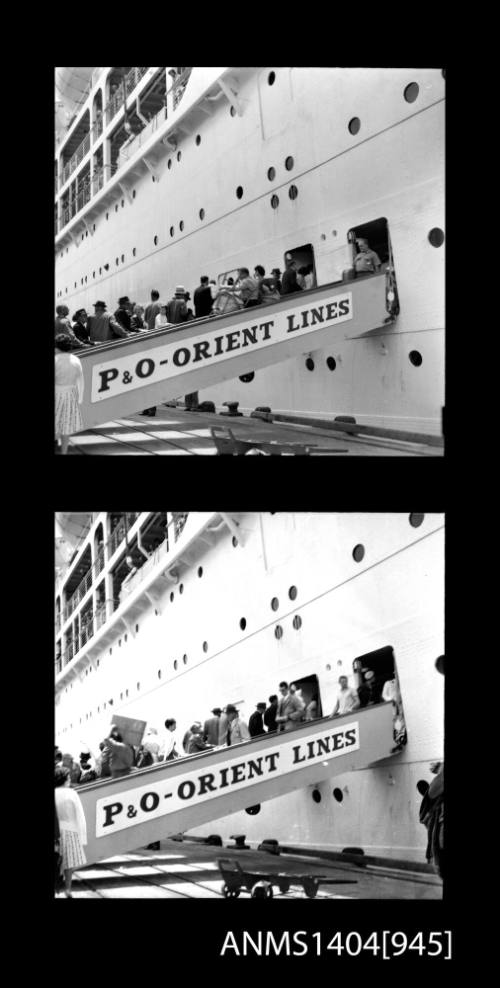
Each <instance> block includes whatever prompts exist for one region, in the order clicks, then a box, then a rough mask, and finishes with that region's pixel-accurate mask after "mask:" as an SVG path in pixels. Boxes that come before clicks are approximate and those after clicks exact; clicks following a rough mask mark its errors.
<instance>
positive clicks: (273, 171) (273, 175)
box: [267, 167, 276, 182]
mask: <svg viewBox="0 0 500 988" xmlns="http://www.w3.org/2000/svg"><path fill="white" fill-rule="evenodd" d="M267 177H268V179H269V181H270V182H274V179H275V178H276V168H272V167H271V168H268V169H267Z"/></svg>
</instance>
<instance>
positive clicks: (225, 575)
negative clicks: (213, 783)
mask: <svg viewBox="0 0 500 988" xmlns="http://www.w3.org/2000/svg"><path fill="white" fill-rule="evenodd" d="M140 517H141V519H142V518H143V516H140ZM144 517H146V516H144ZM209 517H210V516H203V515H197V514H196V513H191V514H189V516H188V519H187V522H186V526H185V529H184V531H183V533H182V538H183V539H186V540H187V542H186V545H190V548H189V553H190V559H191V562H190V564H189V565H187V564H186V563H185V562H184V564H183V566H182V567H181V566H180V565H179V569H178V572H179V582H178V583H177V584H176V585H173V584H171V583H170V584H167V582H166V581H164V584H163V586H164V589H163V591H162V595H161V598H156V599H151V600H149V601H146V600H144V601H143V610H142V611H141V614H140V616H138V611H136V610H133V611H132V609H130V614H129V616H127V611H125V617H124V619H123V621H122V622H117V624H116V626H115V633H114V637H109V638H108V639H107V641H106V646H105V647H104V646H102V647H99V646H98V645H97V646H95V647H94V646H92V649H91V652H90V653H89V655H88V656H87V657H86V658H84V659H83V660H82V661H81V662H79V664H78V666H77V667H75V669H74V672H73V673H72V675H66V674H65V669H64V668H63V670H62V673H61V674H60V675H59V676H58V678H57V705H56V729H57V731H56V740H57V742H58V744H59V745H60V746H61V748H62V749H63V750H68V751H72V752H73V753H78V752H79V751H81V750H82V746H83V745H89V746H91V747H92V748H93V749H94V750H96V749H97V745H98V743H99V741H100V740H101V739H102V738H103V737H104V736H105V735H106V733H107V730H108V729H109V725H110V722H111V720H112V718H113V715H114V714H121V715H125V716H127V717H132V718H136V719H139V720H146V721H148V723H149V724H152V725H155V726H157V727H158V728H160V729H161V728H162V727H163V723H164V721H165V719H166V718H167V717H175V718H176V720H177V733H178V736H179V742H180V739H181V738H182V736H183V734H184V732H185V730H186V729H187V728H188V727H189V726H190V725H191V723H192V722H193V721H194V720H196V719H199V720H201V721H203V720H204V719H205V718H206V717H208V716H209V715H210V710H211V708H212V707H213V706H215V705H220V706H224V705H225V704H227V703H236V704H237V705H238V707H239V708H240V710H241V712H242V716H243V718H244V719H245V720H246V721H248V718H249V716H250V714H251V713H252V712H253V710H254V708H255V704H256V703H257V702H259V701H262V700H266V701H267V698H268V697H269V695H270V694H271V693H277V692H278V684H279V682H280V681H281V680H282V679H286V680H287V681H289V682H293V681H294V680H301V679H304V678H305V677H308V676H317V681H318V687H319V693H320V701H321V705H322V711H323V714H327V713H330V712H331V711H332V710H333V707H334V705H335V701H336V696H337V684H338V677H339V675H340V674H344V673H345V674H346V675H348V676H349V677H350V683H352V682H353V679H352V671H353V670H352V663H353V660H354V659H355V658H356V657H359V656H366V654H367V653H370V652H373V651H375V650H377V649H382V648H386V647H388V646H390V647H392V649H393V651H394V657H395V663H396V669H397V674H398V677H399V683H400V688H401V695H402V702H403V708H404V715H405V721H406V727H407V733H408V743H407V745H406V746H405V747H404V749H403V751H402V752H401V753H399V754H396V755H393V756H392V757H391V758H390V759H388V760H387V761H386V762H382V763H379V764H378V765H377V766H376V767H368V768H364V769H362V770H359V771H356V772H353V773H350V774H348V775H345V776H340V777H336V778H335V779H334V780H332V782H331V783H329V782H328V780H327V779H324V780H323V781H322V782H320V783H319V785H318V786H315V787H312V786H310V787H307V788H306V789H302V790H299V791H297V792H296V793H292V794H290V795H286V796H282V797H280V798H278V799H276V800H271V801H270V802H266V803H263V804H262V806H261V808H260V811H259V812H257V813H256V814H255V815H249V814H248V813H246V812H241V813H238V814H234V815H232V816H230V817H226V818H224V819H222V820H214V821H213V823H211V824H210V825H208V826H206V825H205V826H204V827H203V828H201V830H200V831H194V833H197V832H198V833H203V834H204V835H207V834H209V833H218V834H220V835H221V836H222V837H223V838H224V839H227V838H229V837H230V836H231V835H232V834H234V833H244V834H246V835H247V840H248V841H250V842H251V843H260V841H262V840H263V839H266V838H274V839H277V840H279V841H280V842H282V843H286V844H293V845H298V846H303V847H321V848H329V849H335V850H341V849H342V848H344V847H348V846H349V847H351V846H357V847H362V848H363V850H364V851H365V853H376V854H381V855H384V856H389V857H394V858H407V859H415V860H420V861H423V860H424V850H425V841H426V831H425V829H424V828H423V827H422V826H421V825H420V824H419V822H418V808H419V800H420V797H419V795H418V792H417V789H416V783H417V782H418V781H419V780H420V779H427V780H429V779H430V778H431V776H430V772H429V762H431V761H433V760H438V759H441V758H442V757H443V681H442V678H441V677H440V676H439V675H438V673H437V672H436V670H435V668H434V661H435V659H436V657H437V656H438V655H439V654H441V653H442V652H443V651H444V646H443V610H444V589H443V553H444V549H443V518H442V516H438V515H426V516H425V517H424V520H423V522H422V523H421V524H420V525H419V527H417V528H414V527H412V526H411V525H410V524H409V520H408V515H406V514H376V515H373V514H355V515H354V514H341V515H338V514H336V515H327V514H322V515H319V514H310V513H300V514H292V513H290V514H280V513H278V514H274V515H269V514H264V515H259V514H242V515H239V516H232V522H233V523H234V522H235V521H236V522H237V523H239V527H238V528H237V529H236V530H237V532H238V537H239V540H240V544H237V545H236V546H234V545H233V536H232V533H231V531H230V530H229V529H228V528H227V527H226V526H225V524H224V523H223V522H222V523H221V522H220V519H216V521H217V526H216V527H218V530H217V531H215V532H214V533H212V534H210V535H207V536H206V540H205V541H200V539H197V541H196V543H194V542H192V543H189V539H190V538H191V539H192V535H193V532H195V531H196V529H197V527H198V528H200V526H201V525H202V524H204V523H205V522H206V520H207V518H209ZM102 518H103V516H102V515H100V516H98V518H97V519H96V521H95V523H94V526H93V529H92V532H95V529H96V526H97V524H99V521H100V520H102ZM211 525H212V527H214V523H213V522H211ZM233 530H234V529H233ZM210 543H211V544H210ZM360 544H361V545H363V546H364V548H365V555H364V558H363V559H362V560H361V562H359V563H357V562H355V560H354V559H353V556H352V552H353V549H354V546H356V545H360ZM179 545H181V543H180V542H179ZM124 551H125V550H124V549H122V550H121V552H122V554H123V553H124ZM118 555H119V553H118ZM115 558H116V557H115ZM165 558H167V557H165ZM183 558H184V559H185V557H183ZM113 565H115V562H114V561H111V566H113ZM149 565H152V562H148V563H146V566H149ZM200 567H202V574H201V576H199V575H198V573H199V568H200ZM166 569H168V567H166ZM106 572H107V571H106ZM139 575H140V572H139ZM105 578H107V577H106V576H105ZM99 579H101V577H99ZM181 585H182V592H181V590H180V587H181ZM137 586H139V585H137ZM292 586H294V587H296V588H297V596H296V599H295V600H293V601H292V600H291V599H290V597H289V589H290V587H292ZM134 592H138V591H134ZM172 594H173V598H172V599H171V595H172ZM273 598H277V600H278V606H277V609H276V610H273V609H272V607H271V601H272V600H273ZM130 600H132V596H131V597H130ZM133 606H134V608H135V606H136V605H135V604H134V605H133ZM137 606H138V605H137ZM130 608H132V604H131V605H130ZM130 615H132V616H130ZM297 616H298V617H299V618H300V619H301V624H300V627H298V628H297V627H295V625H294V618H295V617H297ZM242 619H244V622H245V624H244V627H243V628H242V626H241V624H242ZM124 622H127V624H128V628H127V627H126V625H125V623H124ZM295 624H297V622H295ZM136 625H137V627H138V631H137V630H136ZM277 625H280V627H281V629H282V632H283V633H282V637H280V638H277V637H276V634H275V629H276V626H277ZM97 634H99V632H98V633H97ZM95 641H97V635H96V639H95ZM74 664H75V663H74V662H73V665H74ZM368 664H369V662H368ZM69 669H71V664H70V666H69V667H68V670H69ZM68 670H66V672H67V671H68ZM111 700H112V701H113V703H112V704H111V705H110V701H111ZM179 747H180V744H179ZM313 788H315V789H319V791H320V793H321V797H322V798H321V801H320V802H315V801H313V798H312V791H313ZM333 789H335V792H336V797H338V796H339V792H340V793H341V802H338V801H337V798H336V797H335V798H334V796H333ZM165 836H167V834H166V835H165Z"/></svg>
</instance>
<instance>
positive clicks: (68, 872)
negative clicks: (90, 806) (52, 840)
mask: <svg viewBox="0 0 500 988" xmlns="http://www.w3.org/2000/svg"><path fill="white" fill-rule="evenodd" d="M70 781H71V780H70V774H69V771H68V769H67V768H63V767H60V768H56V769H55V772H54V785H55V798H56V812H57V818H58V820H59V848H60V854H61V858H62V862H61V870H62V872H63V874H64V886H65V894H66V898H68V899H71V898H72V895H71V879H72V872H73V871H74V870H75V868H82V867H83V865H85V864H86V863H87V859H86V857H85V851H84V850H83V845H84V844H86V843H87V825H86V821H85V814H84V812H83V807H82V804H81V801H80V797H79V795H78V793H77V792H75V790H74V789H70Z"/></svg>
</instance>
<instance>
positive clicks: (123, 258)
mask: <svg viewBox="0 0 500 988" xmlns="http://www.w3.org/2000/svg"><path fill="white" fill-rule="evenodd" d="M124 261H125V254H122V264H123V262H124Z"/></svg>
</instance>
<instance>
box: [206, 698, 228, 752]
mask: <svg viewBox="0 0 500 988" xmlns="http://www.w3.org/2000/svg"><path fill="white" fill-rule="evenodd" d="M212 713H213V717H209V718H208V720H206V721H205V723H204V725H203V738H204V740H205V741H208V743H209V744H213V745H214V746H215V747H217V745H219V744H224V743H225V741H226V738H225V737H224V740H223V741H220V740H219V737H220V728H221V717H222V710H221V708H220V707H214V708H213V710H212ZM226 733H227V722H226Z"/></svg>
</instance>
